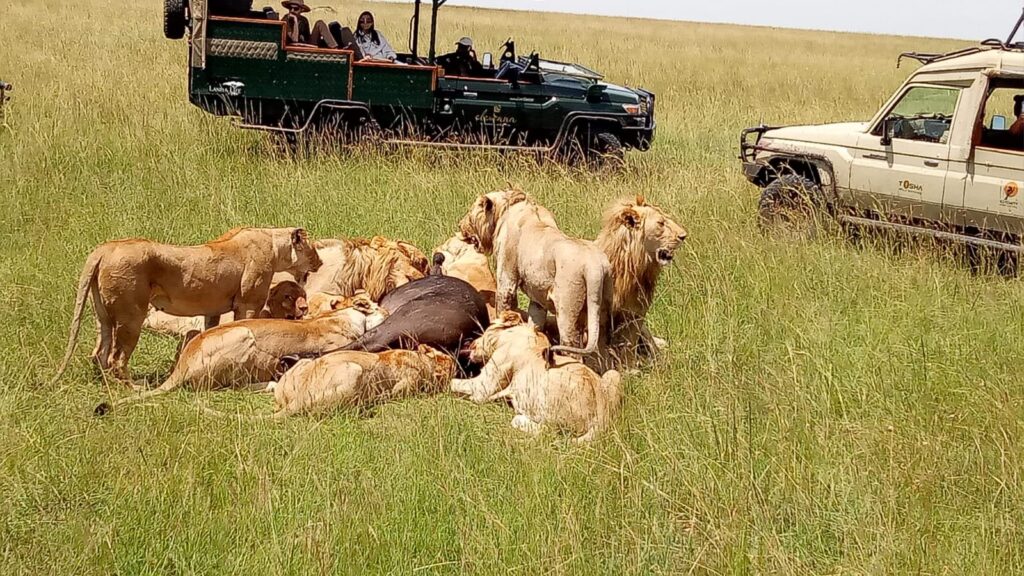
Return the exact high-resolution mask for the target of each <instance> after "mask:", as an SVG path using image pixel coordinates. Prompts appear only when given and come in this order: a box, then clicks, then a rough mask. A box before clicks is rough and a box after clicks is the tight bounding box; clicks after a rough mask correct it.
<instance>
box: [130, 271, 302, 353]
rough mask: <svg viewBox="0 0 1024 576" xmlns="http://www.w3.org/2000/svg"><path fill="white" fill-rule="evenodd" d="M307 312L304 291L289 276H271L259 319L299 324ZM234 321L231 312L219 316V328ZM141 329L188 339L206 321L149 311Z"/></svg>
mask: <svg viewBox="0 0 1024 576" xmlns="http://www.w3.org/2000/svg"><path fill="white" fill-rule="evenodd" d="M308 312H309V303H308V301H307V298H306V291H305V290H304V289H303V288H302V286H301V285H300V284H299V283H298V282H297V281H296V280H295V277H294V276H292V275H291V274H290V273H288V272H278V273H276V274H274V279H273V281H272V282H271V283H270V295H269V296H267V304H266V305H265V306H264V307H263V310H260V313H259V315H258V316H257V317H258V318H279V319H282V320H299V319H301V318H304V317H305V316H306V314H307V313H308ZM234 319H235V315H234V313H232V312H228V313H227V314H221V317H220V321H219V322H218V325H219V324H227V323H228V322H231V321H232V320H234ZM142 327H143V328H145V329H146V330H150V331H152V332H156V333H158V334H164V335H166V336H180V337H186V338H187V337H189V335H190V334H194V333H196V332H202V331H203V329H204V328H205V327H206V319H205V318H203V317H202V316H171V315H170V314H168V313H166V312H161V311H160V310H157V309H155V308H153V307H150V310H149V314H147V315H146V320H145V322H143V323H142Z"/></svg>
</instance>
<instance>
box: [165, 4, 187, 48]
mask: <svg viewBox="0 0 1024 576" xmlns="http://www.w3.org/2000/svg"><path fill="white" fill-rule="evenodd" d="M185 2H186V0H164V36H165V37H166V38H169V39H171V40H180V39H182V38H184V37H185V25H186V24H187V23H188V20H187V19H186V17H185Z"/></svg>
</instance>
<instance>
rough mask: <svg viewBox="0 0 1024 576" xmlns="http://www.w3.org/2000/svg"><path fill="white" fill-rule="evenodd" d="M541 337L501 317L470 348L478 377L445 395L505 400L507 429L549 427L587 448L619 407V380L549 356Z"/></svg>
mask: <svg viewBox="0 0 1024 576" xmlns="http://www.w3.org/2000/svg"><path fill="white" fill-rule="evenodd" d="M551 350H552V348H551V347H550V343H549V341H548V339H547V337H546V336H544V334H543V333H541V332H540V331H539V330H538V329H537V328H536V327H535V326H534V325H533V324H524V323H523V319H522V317H521V316H520V315H519V314H517V313H515V312H505V313H503V314H502V315H501V317H500V319H499V321H498V322H495V323H494V324H492V325H491V326H490V327H489V328H488V329H487V330H486V331H485V332H484V335H483V336H481V337H480V339H478V340H477V341H476V342H474V343H473V345H472V348H471V359H472V360H473V361H474V362H486V364H485V365H484V369H483V371H482V372H481V374H480V375H479V376H477V377H476V378H471V379H468V380H453V381H452V385H451V389H452V392H454V393H456V394H461V395H464V396H468V397H469V398H470V399H472V400H474V401H476V402H486V401H491V400H498V399H502V398H508V399H510V400H511V401H512V406H513V408H514V409H515V411H516V416H515V418H513V419H512V427H513V428H516V429H518V430H522V431H523V432H527V433H529V434H537V433H539V432H540V431H541V428H542V426H544V425H546V426H550V427H552V428H556V429H558V430H563V431H566V432H568V433H570V434H573V435H574V439H573V441H574V442H587V441H590V440H593V439H594V438H596V437H597V436H598V435H599V434H601V433H602V432H603V431H604V430H606V429H607V428H608V427H609V426H610V425H611V423H612V422H613V421H614V420H615V418H616V416H617V415H618V413H619V411H620V409H621V404H622V377H621V375H620V374H619V373H618V372H616V371H615V370H610V371H608V372H605V373H604V375H603V376H598V375H597V373H595V372H594V371H593V370H591V369H590V368H588V367H587V366H586V365H584V364H583V363H581V362H579V361H578V360H575V359H574V358H569V357H565V356H557V355H553V354H552V352H551Z"/></svg>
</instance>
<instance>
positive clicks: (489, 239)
mask: <svg viewBox="0 0 1024 576" xmlns="http://www.w3.org/2000/svg"><path fill="white" fill-rule="evenodd" d="M526 199H527V198H526V194H525V193H524V192H523V191H521V190H514V189H512V190H504V191H499V192H489V193H487V194H484V195H483V196H480V197H479V198H477V199H476V201H475V202H473V205H472V206H470V207H469V212H467V213H466V215H465V216H463V217H462V220H460V221H459V232H460V234H461V236H462V238H465V239H467V240H469V239H472V241H475V242H476V243H477V248H478V249H479V250H480V252H482V253H483V254H490V253H491V252H492V251H493V250H494V234H495V231H496V230H497V228H498V221H499V220H500V219H501V216H502V214H504V213H505V210H506V209H508V207H509V206H511V205H513V204H516V203H517V202H522V201H524V200H526Z"/></svg>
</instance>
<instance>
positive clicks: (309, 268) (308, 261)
mask: <svg viewBox="0 0 1024 576" xmlns="http://www.w3.org/2000/svg"><path fill="white" fill-rule="evenodd" d="M291 251H292V257H291V260H292V265H291V266H290V267H289V268H288V269H289V270H292V271H294V272H295V274H293V275H294V276H295V277H296V278H301V277H302V276H303V274H305V273H306V272H316V271H317V270H319V269H320V267H321V266H323V261H322V260H320V254H319V253H317V251H316V248H315V247H314V246H313V243H311V242H310V241H309V234H307V233H306V230H305V229H303V228H292V229H291Z"/></svg>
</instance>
